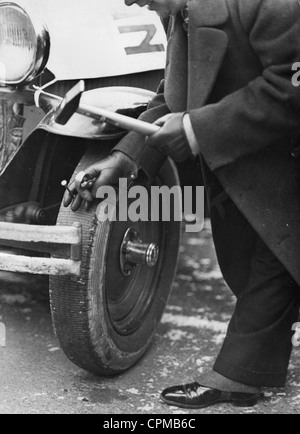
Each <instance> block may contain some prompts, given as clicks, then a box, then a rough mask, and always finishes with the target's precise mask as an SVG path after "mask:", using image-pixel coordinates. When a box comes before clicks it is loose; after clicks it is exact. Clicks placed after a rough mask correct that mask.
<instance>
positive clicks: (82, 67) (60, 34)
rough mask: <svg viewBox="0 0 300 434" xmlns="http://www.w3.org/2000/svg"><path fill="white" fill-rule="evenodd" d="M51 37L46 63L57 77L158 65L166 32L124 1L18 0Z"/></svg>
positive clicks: (128, 71) (101, 74)
mask: <svg viewBox="0 0 300 434" xmlns="http://www.w3.org/2000/svg"><path fill="white" fill-rule="evenodd" d="M15 3H18V4H19V5H21V6H22V7H24V9H25V10H26V11H27V12H28V13H29V14H31V13H33V14H34V15H37V16H39V17H40V18H41V19H42V21H43V22H44V23H45V24H46V26H47V28H48V30H49V33H50V38H51V51H50V58H49V62H48V65H47V68H48V69H49V70H50V71H51V72H52V73H53V74H54V75H55V77H56V78H57V79H58V80H77V79H81V78H85V79H89V78H99V77H111V76H118V75H125V74H131V73H137V72H144V71H150V70H158V69H163V68H164V67H165V54H166V51H165V50H166V37H165V33H164V29H163V26H162V24H161V22H160V19H159V17H158V16H157V15H156V14H155V13H153V12H150V11H148V10H147V9H146V8H139V7H138V6H136V5H134V6H132V7H127V6H125V5H124V0H86V1H82V0H20V1H15Z"/></svg>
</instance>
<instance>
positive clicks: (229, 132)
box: [65, 0, 300, 408]
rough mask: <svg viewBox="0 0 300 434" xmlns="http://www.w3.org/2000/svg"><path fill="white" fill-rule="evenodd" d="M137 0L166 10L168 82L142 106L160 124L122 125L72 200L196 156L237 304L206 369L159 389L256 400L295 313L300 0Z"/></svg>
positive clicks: (285, 351) (173, 399)
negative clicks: (145, 129) (148, 130)
mask: <svg viewBox="0 0 300 434" xmlns="http://www.w3.org/2000/svg"><path fill="white" fill-rule="evenodd" d="M133 3H137V4H138V5H139V6H145V5H148V7H149V9H151V10H156V11H157V12H158V13H159V14H160V15H161V16H162V17H163V18H168V17H169V26H168V57H167V66H166V73H165V80H164V81H163V83H161V86H160V88H159V91H158V93H157V96H156V97H155V98H154V100H153V101H152V103H151V104H150V106H149V110H148V111H147V112H145V113H144V114H143V115H142V119H144V120H146V121H148V122H155V121H157V124H158V125H160V126H161V129H160V131H159V132H158V133H155V134H154V135H153V136H151V137H150V138H148V139H146V140H145V138H144V137H142V136H141V135H139V134H137V133H129V134H128V135H127V136H126V137H125V138H124V139H123V140H122V141H121V142H120V143H119V145H118V146H117V147H116V148H115V149H114V151H113V153H112V154H111V156H110V157H109V158H108V159H107V160H105V161H103V162H100V163H99V164H96V165H94V166H93V167H91V168H89V169H88V170H87V171H86V173H87V174H89V175H90V176H91V177H96V178H98V179H97V181H96V183H95V185H94V189H93V191H92V192H90V191H87V190H84V189H82V188H81V187H80V185H78V183H77V185H75V184H72V185H71V189H72V190H73V191H75V189H77V192H78V193H79V194H78V196H77V198H76V199H75V202H73V205H72V206H73V209H74V210H75V209H76V208H77V207H78V206H79V205H80V202H81V200H82V199H83V200H87V201H91V200H93V195H95V192H96V191H97V189H98V188H99V186H101V185H103V184H106V183H111V182H112V181H115V178H117V177H120V176H130V175H132V173H136V172H137V170H138V169H143V170H144V172H145V173H146V174H147V175H148V176H149V177H153V176H155V174H156V173H157V171H158V170H159V168H160V166H161V164H162V162H163V161H164V159H165V157H166V156H169V157H171V158H173V159H174V160H175V161H177V162H182V161H184V160H187V159H188V158H194V157H195V156H196V155H197V154H200V156H201V161H202V171H203V175H204V179H205V183H206V187H207V192H208V196H209V202H210V204H211V209H210V211H211V221H212V230H213V236H214V241H215V246H216V251H217V254H218V259H219V263H220V266H221V270H222V273H223V275H224V278H225V280H226V282H227V283H228V285H229V287H230V288H231V290H232V291H233V292H234V294H235V295H236V296H237V306H236V309H235V312H234V315H233V318H232V320H231V323H230V326H229V329H228V333H227V336H226V339H225V342H224V345H223V348H222V350H221V352H220V354H219V356H218V358H217V360H216V363H215V365H214V367H213V368H212V370H211V371H210V372H208V373H206V374H205V375H203V376H202V377H200V378H197V379H196V381H195V382H194V383H191V384H187V385H184V386H174V387H171V388H169V389H167V390H165V391H164V392H163V393H162V399H163V400H164V401H165V402H166V403H168V404H171V405H178V406H181V407H190V408H203V407H207V406H209V405H211V404H215V403H218V402H224V401H226V402H235V404H237V405H253V404H255V403H256V402H257V401H258V399H259V398H260V396H261V395H260V388H261V387H282V386H284V384H285V381H286V375H287V369H288V363H289V359H290V355H291V350H292V337H293V331H292V327H293V324H294V323H296V322H297V320H298V315H299V305H300V301H299V300H300V298H299V297H300V288H299V285H300V158H297V156H298V154H300V149H297V145H298V146H299V144H300V141H299V139H300V88H299V87H297V86H295V81H293V80H292V78H293V74H295V72H294V66H293V65H295V63H296V62H300V6H299V2H298V0H153V1H149V0H126V4H127V5H132V4H133ZM70 202H71V197H70V196H68V194H67V196H66V201H65V203H66V205H69V204H70ZM216 203H218V206H214V204H216ZM220 204H221V206H220Z"/></svg>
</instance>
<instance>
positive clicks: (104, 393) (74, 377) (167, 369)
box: [0, 225, 300, 415]
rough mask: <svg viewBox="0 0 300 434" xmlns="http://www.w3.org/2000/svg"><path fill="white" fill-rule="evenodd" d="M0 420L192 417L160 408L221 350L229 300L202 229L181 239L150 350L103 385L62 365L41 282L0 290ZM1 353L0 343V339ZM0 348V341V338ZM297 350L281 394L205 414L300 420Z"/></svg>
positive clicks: (5, 280)
mask: <svg viewBox="0 0 300 434" xmlns="http://www.w3.org/2000/svg"><path fill="white" fill-rule="evenodd" d="M0 302H1V304H0V321H1V322H2V323H4V324H5V326H6V346H5V347H1V346H0V376H1V383H0V384H1V386H0V413H1V414H32V413H33V414H40V413H42V414H70V413H71V414H73V413H75V414H148V415H153V414H154V415H155V414H169V415H176V414H182V415H184V414H189V415H190V414H197V413H200V412H199V411H188V410H186V411H185V410H181V409H178V408H175V407H168V406H166V405H164V404H163V403H161V402H160V400H159V393H160V391H161V390H162V389H164V388H165V387H168V386H170V385H174V384H178V383H180V384H181V383H186V382H190V381H191V380H193V378H194V377H195V376H196V375H197V373H199V372H203V370H205V369H206V368H207V367H209V366H210V365H211V364H212V362H213V360H214V358H215V357H216V355H217V354H218V350H219V349H220V346H221V344H222V341H223V338H224V335H225V332H226V327H227V325H228V321H229V319H230V315H231V313H232V311H233V309H234V304H235V299H234V297H233V296H232V295H231V293H230V291H229V290H228V288H227V287H226V284H225V283H224V281H223V279H222V276H221V273H220V270H219V268H218V266H217V263H216V259H215V255H214V249H213V245H212V240H211V233H210V230H209V225H208V227H207V228H206V230H205V231H203V232H202V233H201V234H199V235H196V236H195V235H193V236H192V237H191V236H187V235H185V236H184V239H183V245H182V248H181V256H180V263H179V269H178V275H177V279H176V282H175V284H174V288H173V292H172V296H171V298H170V302H169V305H168V308H167V310H166V312H165V315H164V317H163V320H162V323H161V325H160V326H159V327H158V330H157V334H156V336H155V339H154V342H153V345H152V346H151V348H150V349H149V351H148V352H147V354H146V355H145V357H144V358H143V360H142V361H141V362H139V363H138V364H137V365H136V366H135V367H133V368H132V369H131V370H130V371H128V372H126V373H124V374H123V375H121V376H118V377H113V378H102V377H100V378H99V377H96V376H94V375H91V374H89V373H87V372H85V371H83V370H81V369H79V368H77V367H76V366H74V365H73V364H72V363H71V362H69V361H68V360H67V359H66V357H65V356H64V354H63V353H62V351H61V350H60V349H59V347H58V343H57V341H56V339H55V337H54V334H53V330H52V325H51V317H50V311H49V303H48V294H47V281H46V279H41V278H30V279H28V278H27V279H26V280H24V279H23V278H19V279H18V280H17V281H15V279H13V281H12V279H11V277H10V276H9V275H5V276H2V282H1V283H0ZM0 345H1V337H0ZM2 345H3V336H2ZM299 405H300V347H298V348H295V350H294V354H293V357H292V361H291V365H290V373H289V378H288V385H287V388H286V389H285V390H266V391H265V400H264V401H263V402H262V403H260V404H259V405H257V406H256V407H254V408H245V409H237V408H235V407H233V406H231V405H218V406H215V407H211V408H209V409H207V410H204V411H201V413H205V414H223V413H228V414H231V413H232V414H249V413H250V414H252V413H253V414H255V413H259V414H276V413H281V414H282V413H283V414H286V413H290V414H295V413H300V410H299V408H300V406H299Z"/></svg>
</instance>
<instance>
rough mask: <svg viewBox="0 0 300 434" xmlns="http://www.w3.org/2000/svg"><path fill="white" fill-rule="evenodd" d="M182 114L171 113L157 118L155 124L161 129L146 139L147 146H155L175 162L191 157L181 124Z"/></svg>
mask: <svg viewBox="0 0 300 434" xmlns="http://www.w3.org/2000/svg"><path fill="white" fill-rule="evenodd" d="M184 116H185V113H173V114H168V115H166V116H164V117H162V118H160V119H158V120H157V121H156V122H155V124H156V125H158V126H160V127H161V129H160V130H159V131H158V132H157V133H154V134H153V135H151V136H149V138H148V140H147V145H148V146H150V147H154V148H156V149H157V150H158V151H160V152H161V153H162V154H164V155H165V156H167V157H171V158H172V160H174V161H176V162H177V163H182V162H183V161H186V160H188V159H189V158H191V157H193V153H192V150H191V148H190V145H189V143H188V140H187V137H186V134H185V130H184V126H183V117H184Z"/></svg>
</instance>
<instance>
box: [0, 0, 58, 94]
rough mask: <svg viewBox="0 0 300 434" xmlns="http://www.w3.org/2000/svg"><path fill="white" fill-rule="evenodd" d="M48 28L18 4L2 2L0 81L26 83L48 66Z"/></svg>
mask: <svg viewBox="0 0 300 434" xmlns="http://www.w3.org/2000/svg"><path fill="white" fill-rule="evenodd" d="M49 50H50V38H49V34H48V31H47V30H46V28H45V27H44V26H43V25H42V23H40V22H38V20H36V19H35V20H34V19H33V18H32V17H30V16H29V14H28V13H27V12H26V11H25V10H24V9H23V8H22V7H20V6H19V5H17V4H16V3H12V2H5V3H0V84H2V85H3V84H4V85H12V86H18V85H21V84H22V85H24V84H26V83H29V82H30V81H32V80H33V79H34V78H35V77H36V76H38V75H39V74H40V73H41V72H42V71H43V70H44V68H45V66H46V64H47V61H48V58H49Z"/></svg>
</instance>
